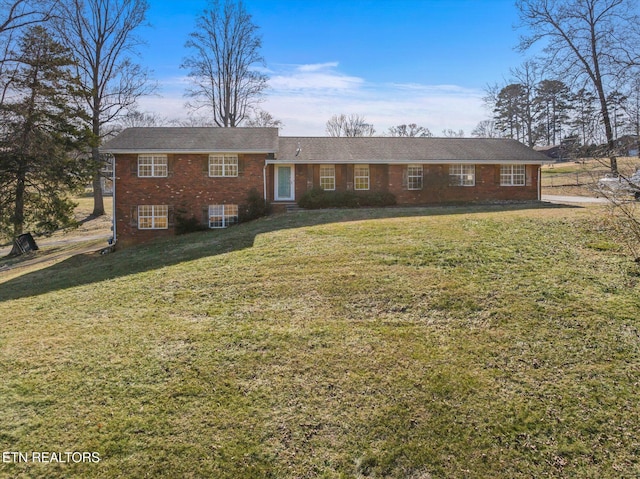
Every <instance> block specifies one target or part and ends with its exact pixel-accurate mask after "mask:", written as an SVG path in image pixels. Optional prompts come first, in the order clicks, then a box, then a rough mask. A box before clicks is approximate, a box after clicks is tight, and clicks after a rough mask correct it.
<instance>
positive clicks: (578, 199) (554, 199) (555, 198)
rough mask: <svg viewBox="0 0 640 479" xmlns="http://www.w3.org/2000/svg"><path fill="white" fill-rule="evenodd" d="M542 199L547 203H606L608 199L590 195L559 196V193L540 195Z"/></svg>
mask: <svg viewBox="0 0 640 479" xmlns="http://www.w3.org/2000/svg"><path fill="white" fill-rule="evenodd" d="M542 201H548V202H549V203H560V204H564V203H570V204H580V203H600V204H606V203H607V202H608V200H607V199H606V198H593V197H590V196H559V195H542Z"/></svg>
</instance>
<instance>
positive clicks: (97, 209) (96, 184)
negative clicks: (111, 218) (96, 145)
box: [91, 149, 105, 216]
mask: <svg viewBox="0 0 640 479" xmlns="http://www.w3.org/2000/svg"><path fill="white" fill-rule="evenodd" d="M95 151H96V152H97V149H95ZM94 156H95V154H94ZM96 168H97V169H96V171H95V172H94V175H93V212H92V213H91V214H92V216H102V215H104V214H105V211H104V199H103V197H102V181H101V177H102V176H101V174H100V170H101V169H102V167H101V165H99V164H98V166H97V167H96Z"/></svg>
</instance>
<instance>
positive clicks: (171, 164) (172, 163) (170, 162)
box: [167, 155, 176, 178]
mask: <svg viewBox="0 0 640 479" xmlns="http://www.w3.org/2000/svg"><path fill="white" fill-rule="evenodd" d="M175 167H176V157H175V156H174V155H167V177H168V178H171V177H172V176H173V170H174V169H175Z"/></svg>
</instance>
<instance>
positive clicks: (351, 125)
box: [326, 113, 376, 137]
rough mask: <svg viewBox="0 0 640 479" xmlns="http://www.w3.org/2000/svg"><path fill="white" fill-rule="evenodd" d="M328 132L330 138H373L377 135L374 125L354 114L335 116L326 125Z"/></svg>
mask: <svg viewBox="0 0 640 479" xmlns="http://www.w3.org/2000/svg"><path fill="white" fill-rule="evenodd" d="M326 131H327V134H328V135H329V136H336V137H337V136H348V137H356V136H373V135H374V134H375V133H376V130H375V128H374V127H373V125H372V124H370V123H367V121H366V120H365V118H364V117H363V116H360V115H357V114H355V113H352V114H351V115H349V116H347V115H344V114H341V115H333V116H332V117H331V118H330V119H329V121H327V123H326Z"/></svg>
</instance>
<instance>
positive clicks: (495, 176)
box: [493, 165, 501, 186]
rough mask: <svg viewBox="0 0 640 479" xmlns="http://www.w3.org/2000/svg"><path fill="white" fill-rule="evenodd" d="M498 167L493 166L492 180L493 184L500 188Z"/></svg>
mask: <svg viewBox="0 0 640 479" xmlns="http://www.w3.org/2000/svg"><path fill="white" fill-rule="evenodd" d="M500 168H501V166H500V165H495V166H494V167H493V178H494V183H495V184H496V185H498V186H500Z"/></svg>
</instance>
